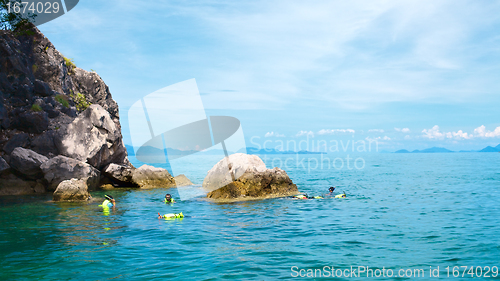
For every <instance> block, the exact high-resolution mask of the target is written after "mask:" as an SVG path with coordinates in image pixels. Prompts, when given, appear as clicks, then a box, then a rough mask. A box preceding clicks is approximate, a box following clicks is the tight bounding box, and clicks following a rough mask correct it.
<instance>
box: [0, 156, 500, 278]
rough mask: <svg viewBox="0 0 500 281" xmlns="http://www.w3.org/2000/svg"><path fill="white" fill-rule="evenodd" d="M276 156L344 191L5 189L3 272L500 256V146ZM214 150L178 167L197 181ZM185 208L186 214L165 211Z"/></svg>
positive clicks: (306, 185)
mask: <svg viewBox="0 0 500 281" xmlns="http://www.w3.org/2000/svg"><path fill="white" fill-rule="evenodd" d="M327 156H328V157H329V158H330V159H331V160H333V158H335V157H337V156H334V155H327ZM268 157H270V156H268ZM273 157H275V159H267V160H266V164H267V166H268V167H271V166H274V165H279V162H280V161H281V162H282V163H283V162H284V161H285V160H286V159H287V158H290V157H292V158H290V159H289V161H288V162H287V166H286V167H285V166H284V165H283V167H284V168H285V170H286V171H287V173H288V174H289V175H290V177H291V178H292V180H293V181H294V183H296V184H297V186H298V187H299V190H301V191H304V192H306V193H308V194H309V195H320V194H322V193H325V192H326V191H327V189H328V187H329V186H331V185H335V186H338V189H337V190H338V191H345V192H346V193H347V195H348V198H346V199H328V200H326V199H325V200H293V199H272V200H263V201H254V202H244V203H233V204H214V203H210V202H207V201H204V200H202V199H200V198H199V197H194V198H189V199H188V200H180V199H179V194H178V191H177V190H176V189H170V190H169V191H168V192H169V193H172V194H173V196H174V198H177V199H178V203H176V204H174V205H173V206H171V205H166V204H164V203H163V202H162V200H163V197H164V196H165V193H166V192H167V191H166V190H165V189H153V190H131V189H115V190H113V191H108V192H107V193H109V194H111V195H112V196H114V197H115V198H116V201H117V208H116V209H115V210H113V211H110V212H109V213H105V212H103V211H102V209H101V208H100V207H98V205H99V204H100V203H101V202H102V200H103V198H102V197H103V195H104V194H105V192H101V191H99V192H94V193H93V196H94V198H96V199H98V200H96V201H94V202H91V203H65V204H64V203H53V202H50V200H51V196H46V195H42V196H16V197H11V196H7V197H0V269H1V271H0V280H27V279H44V280H56V279H57V280H108V279H118V280H129V279H144V280H149V279H153V278H155V279H160V280H161V279H169V278H172V279H179V280H219V279H235V280H250V279H256V280H275V279H295V278H293V276H297V275H298V274H302V275H303V276H305V275H306V273H307V270H308V269H310V271H309V272H313V271H315V273H316V279H320V278H319V277H320V276H323V277H324V276H328V275H327V274H326V273H325V271H323V269H324V267H325V266H327V267H328V268H329V269H331V268H332V267H333V268H334V270H336V269H342V270H345V269H349V270H350V267H351V266H353V267H355V268H358V267H359V266H361V267H363V266H364V267H369V268H370V269H373V270H375V269H379V270H382V269H383V268H385V269H386V270H387V269H391V270H392V271H393V274H394V275H397V274H398V271H399V270H400V269H403V270H406V269H411V270H414V269H424V270H425V271H424V274H425V275H424V278H421V279H422V280H428V279H431V280H432V278H430V276H429V269H436V268H437V267H438V266H439V271H436V272H435V273H439V276H440V277H441V278H442V279H446V276H447V270H446V267H448V266H449V267H450V275H451V274H452V272H451V268H453V267H454V266H469V267H470V266H475V267H477V266H480V267H482V268H485V267H486V266H489V267H490V268H492V267H493V266H497V267H500V223H499V219H500V153H449V154H440V153H439V154H363V155H358V156H351V157H354V159H356V158H357V157H362V158H363V160H364V168H363V169H356V168H354V167H353V162H351V164H350V166H351V168H352V169H349V168H348V167H347V166H346V165H344V167H343V168H342V169H335V168H334V167H331V166H330V168H329V167H328V164H326V162H324V165H323V167H321V165H318V167H317V168H316V165H317V163H318V160H321V159H320V158H321V156H319V155H300V156H298V157H299V158H298V159H296V158H295V157H296V156H295V155H279V156H273ZM276 157H277V158H276ZM323 157H325V156H323ZM342 157H343V158H344V159H345V156H342ZM217 158H218V157H216V156H203V157H202V158H201V159H200V160H198V161H200V163H201V164H200V163H184V164H183V165H184V166H183V167H181V168H182V169H181V170H182V171H183V173H184V174H186V175H187V176H188V177H189V178H190V179H191V180H192V181H193V182H195V183H196V184H201V182H202V180H203V178H204V176H205V174H206V172H207V169H206V166H211V165H213V164H214V163H216V162H217V160H219V159H217ZM301 159H303V160H302V161H301ZM272 160H274V165H272ZM351 161H352V160H351ZM360 161H361V160H358V167H361V166H362V165H361V164H362V162H360ZM132 162H133V163H134V164H135V165H137V166H139V165H140V164H139V162H137V161H136V160H135V159H132ZM198 164H199V165H198ZM339 165H340V162H339V161H338V162H337V166H336V167H337V168H339ZM192 194H194V193H192ZM181 211H182V212H183V213H184V214H185V215H186V217H185V218H184V219H182V220H179V219H178V220H167V221H166V220H158V219H157V213H158V212H160V213H162V214H163V213H177V212H181ZM328 268H327V269H328ZM301 269H303V271H300V270H301ZM329 273H330V274H331V270H330V271H329ZM483 273H484V271H483ZM320 274H322V275H320ZM356 274H357V275H358V276H359V272H356ZM461 274H462V272H460V275H461ZM489 275H490V276H494V273H493V271H491V272H490V273H489ZM334 276H335V275H334ZM361 276H363V277H364V276H366V274H365V275H361ZM465 276H466V277H467V276H468V275H465ZM464 278H465V277H464ZM348 279H350V278H339V279H338V280H348ZM374 279H377V280H396V279H397V280H404V279H405V278H403V279H401V278H399V279H398V278H395V277H394V276H393V277H392V278H389V277H385V278H384V277H383V276H382V277H379V278H375V277H374ZM410 279H415V278H406V280H410ZM449 279H453V280H456V279H462V278H451V277H450V278H449ZM495 279H499V277H497V278H495Z"/></svg>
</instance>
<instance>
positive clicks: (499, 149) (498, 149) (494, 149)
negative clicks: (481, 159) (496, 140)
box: [479, 144, 500, 152]
mask: <svg viewBox="0 0 500 281" xmlns="http://www.w3.org/2000/svg"><path fill="white" fill-rule="evenodd" d="M479 152H500V144H499V145H497V146H495V147H491V146H487V147H485V148H483V149H481V150H479Z"/></svg>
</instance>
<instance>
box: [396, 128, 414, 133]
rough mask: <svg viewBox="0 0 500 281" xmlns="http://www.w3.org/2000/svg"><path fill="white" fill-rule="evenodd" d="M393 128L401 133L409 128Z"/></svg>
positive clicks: (407, 131)
mask: <svg viewBox="0 0 500 281" xmlns="http://www.w3.org/2000/svg"><path fill="white" fill-rule="evenodd" d="M394 130H395V131H396V132H402V133H409V132H410V129H408V128H403V129H401V128H394Z"/></svg>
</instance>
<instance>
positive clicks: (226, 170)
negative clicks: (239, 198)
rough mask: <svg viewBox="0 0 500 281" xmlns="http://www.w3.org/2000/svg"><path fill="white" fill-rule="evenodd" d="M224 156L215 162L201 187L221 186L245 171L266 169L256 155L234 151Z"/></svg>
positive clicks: (213, 187) (210, 188)
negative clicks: (227, 156)
mask: <svg viewBox="0 0 500 281" xmlns="http://www.w3.org/2000/svg"><path fill="white" fill-rule="evenodd" d="M227 160H228V159H227V158H226V157H224V159H222V160H221V161H219V163H217V164H215V166H213V168H212V169H210V171H208V173H207V176H206V177H205V179H204V180H203V188H205V189H206V190H207V191H212V190H215V189H217V188H220V187H223V186H225V185H227V184H229V183H231V182H233V175H234V178H235V179H237V178H239V177H240V176H241V175H243V174H244V173H245V172H246V171H254V172H264V171H266V170H267V168H266V164H264V162H263V161H262V159H260V158H259V156H257V155H248V154H244V153H235V154H232V155H230V156H229V162H228V161H227Z"/></svg>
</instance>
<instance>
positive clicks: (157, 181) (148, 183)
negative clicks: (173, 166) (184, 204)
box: [132, 165, 176, 188]
mask: <svg viewBox="0 0 500 281" xmlns="http://www.w3.org/2000/svg"><path fill="white" fill-rule="evenodd" d="M132 181H133V182H134V183H135V184H137V185H138V186H139V187H140V188H155V187H176V185H175V180H174V178H173V177H172V176H171V175H170V173H169V172H168V171H167V170H165V169H162V168H156V167H153V166H149V165H142V166H141V167H139V168H137V169H134V170H133V171H132Z"/></svg>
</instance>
